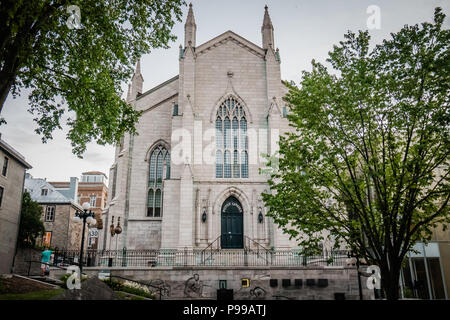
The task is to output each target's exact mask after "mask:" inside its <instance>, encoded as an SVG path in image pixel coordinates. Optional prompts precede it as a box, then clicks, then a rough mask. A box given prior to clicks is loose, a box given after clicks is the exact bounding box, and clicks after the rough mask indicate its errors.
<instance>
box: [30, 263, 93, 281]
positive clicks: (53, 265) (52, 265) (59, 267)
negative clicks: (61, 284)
mask: <svg viewBox="0 0 450 320" xmlns="http://www.w3.org/2000/svg"><path fill="white" fill-rule="evenodd" d="M25 262H28V273H27V277H29V276H30V269H31V264H32V263H39V264H45V265H48V266H49V267H54V268H58V269H62V270H66V271H67V268H65V267H61V266H58V265H56V264H51V263H48V262H42V261H39V260H26V261H25ZM82 274H84V275H86V273H82Z"/></svg>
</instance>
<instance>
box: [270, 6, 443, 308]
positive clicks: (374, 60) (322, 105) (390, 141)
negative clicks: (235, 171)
mask: <svg viewBox="0 0 450 320" xmlns="http://www.w3.org/2000/svg"><path fill="white" fill-rule="evenodd" d="M444 19H445V15H444V14H443V13H442V12H441V9H440V8H436V10H435V15H434V23H422V24H421V26H419V25H414V26H405V27H404V28H402V29H401V30H400V31H399V32H398V33H395V34H391V36H392V38H391V39H389V40H384V41H383V42H382V44H379V45H377V46H375V47H374V48H373V49H372V50H370V49H369V40H370V37H369V33H368V32H367V31H366V32H361V31H360V32H359V33H358V34H357V35H356V34H354V33H352V32H348V33H347V34H346V35H345V41H341V42H340V44H339V45H337V46H334V48H333V50H332V51H331V52H330V53H329V58H328V59H327V61H328V62H329V63H330V64H331V66H332V67H333V69H334V70H332V72H329V71H328V69H327V68H326V67H325V66H324V65H322V64H320V63H316V62H314V61H313V63H312V64H313V70H312V71H311V72H303V76H302V81H301V86H299V87H296V86H295V85H293V84H287V85H288V86H289V87H290V91H289V93H288V94H287V96H286V101H287V102H288V103H289V105H290V107H291V113H290V115H289V116H288V119H289V120H290V122H291V125H292V126H293V130H292V131H291V132H290V133H288V134H286V135H284V136H282V137H281V138H280V158H279V167H278V168H276V167H275V166H273V169H272V171H271V172H269V173H270V179H269V185H270V188H271V192H270V193H266V194H263V199H264V201H265V203H266V205H267V206H268V207H269V208H270V213H269V215H270V216H272V217H273V218H274V221H275V222H276V223H277V224H279V225H280V226H281V227H282V229H283V230H284V231H285V232H286V233H288V234H289V235H290V236H291V237H293V238H295V239H298V242H299V244H300V247H301V248H303V249H304V250H314V249H316V250H317V249H318V248H319V244H320V243H323V242H328V243H331V244H333V246H334V247H335V248H336V247H339V246H341V245H345V246H346V247H347V248H348V249H350V250H352V251H353V252H354V253H355V254H357V255H358V256H359V257H362V258H365V260H366V261H367V262H368V263H369V264H376V265H378V266H379V267H380V269H381V276H382V286H383V289H384V290H385V293H386V296H387V298H388V299H398V298H399V287H398V283H399V275H400V270H401V264H402V262H403V260H404V257H405V255H406V254H407V252H408V251H410V250H411V248H412V246H413V245H414V243H415V242H417V241H418V240H425V241H426V240H429V239H430V237H431V234H432V230H433V228H436V227H438V226H443V227H444V228H445V227H446V225H447V224H448V223H449V222H450V217H449V210H448V201H449V197H450V187H449V162H450V160H449V152H450V143H449V128H450V123H449V121H450V109H449V97H450V95H449V93H450V90H449V85H450V64H449V61H450V50H449V45H450V32H449V30H446V29H443V27H442V26H443V21H444Z"/></svg>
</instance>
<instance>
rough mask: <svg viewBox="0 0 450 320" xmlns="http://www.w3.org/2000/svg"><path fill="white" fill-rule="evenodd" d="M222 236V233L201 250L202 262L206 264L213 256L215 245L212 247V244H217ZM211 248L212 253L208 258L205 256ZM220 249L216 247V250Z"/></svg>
mask: <svg viewBox="0 0 450 320" xmlns="http://www.w3.org/2000/svg"><path fill="white" fill-rule="evenodd" d="M221 237H222V236H221V235H220V236H218V237H217V238H216V239H215V240H214V241H213V242H211V243H210V244H209V245H208V246H207V247H206V248H205V249H203V250H202V251H201V252H200V256H201V257H202V258H203V259H202V263H201V264H205V262H206V260H209V259H210V258H211V257H212V256H213V247H212V245H213V244H215V243H219V239H220V238H221ZM209 248H211V254H210V256H209V257H208V258H205V252H207V251H208V249H209ZM218 250H219V248H217V249H216V251H218Z"/></svg>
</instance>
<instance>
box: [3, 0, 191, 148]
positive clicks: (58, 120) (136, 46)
mask: <svg viewBox="0 0 450 320" xmlns="http://www.w3.org/2000/svg"><path fill="white" fill-rule="evenodd" d="M184 4H185V2H184V0H106V1H97V0H83V1H82V0H74V1H67V0H33V1H29V0H5V1H2V2H1V7H0V21H1V22H0V35H1V37H0V39H1V40H0V112H1V110H2V109H3V106H4V104H5V101H6V98H7V96H8V94H9V93H10V92H11V93H12V95H13V97H16V96H17V95H18V94H19V93H20V89H21V88H28V89H30V90H31V93H30V95H29V110H28V111H29V112H31V113H32V114H33V115H34V116H35V118H34V120H35V121H36V122H37V124H38V128H37V129H36V132H37V133H38V134H40V135H42V140H43V142H46V141H47V140H48V139H51V138H52V132H53V130H54V129H56V128H59V129H61V128H62V125H63V124H64V122H63V121H65V122H66V124H67V125H68V127H69V132H68V134H67V138H68V139H69V140H71V143H72V147H73V152H74V153H75V154H77V155H78V156H81V154H82V153H83V152H84V151H85V149H86V144H87V143H88V142H90V141H92V140H95V141H96V142H97V143H98V144H102V145H103V144H106V143H118V142H119V141H120V138H121V137H122V136H123V134H124V133H125V132H131V133H136V131H135V123H136V122H137V120H138V118H139V112H137V111H135V110H133V108H132V107H131V106H130V105H129V104H127V103H126V102H125V101H123V100H122V99H121V94H122V91H121V84H123V83H124V82H125V81H127V80H128V79H129V78H130V76H131V74H132V72H133V67H134V65H135V63H136V61H137V58H138V57H140V56H142V55H143V54H146V53H148V52H150V50H151V49H152V48H159V47H164V48H165V47H167V45H168V43H169V42H170V41H173V40H174V39H176V37H175V36H174V35H172V34H171V29H172V27H173V25H174V23H175V20H178V21H180V19H181V16H182V12H181V6H182V5H184ZM71 5H75V6H78V8H79V9H80V11H79V14H78V12H77V11H75V13H74V11H73V10H71V8H70V6H71ZM78 18H80V19H79V20H78ZM78 21H80V23H79V24H78ZM78 26H81V28H77V27H78ZM63 116H64V119H63ZM2 121H3V122H4V120H2Z"/></svg>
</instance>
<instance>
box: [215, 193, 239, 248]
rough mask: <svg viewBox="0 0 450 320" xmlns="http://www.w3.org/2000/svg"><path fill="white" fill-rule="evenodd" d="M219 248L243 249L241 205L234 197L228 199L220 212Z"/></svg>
mask: <svg viewBox="0 0 450 320" xmlns="http://www.w3.org/2000/svg"><path fill="white" fill-rule="evenodd" d="M221 214H222V216H221V225H222V232H221V239H220V240H221V247H222V249H242V248H244V219H243V217H244V214H243V210H242V205H241V203H240V202H239V200H238V199H236V198H235V197H229V198H228V199H227V200H225V201H224V203H223V204H222V210H221Z"/></svg>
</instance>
